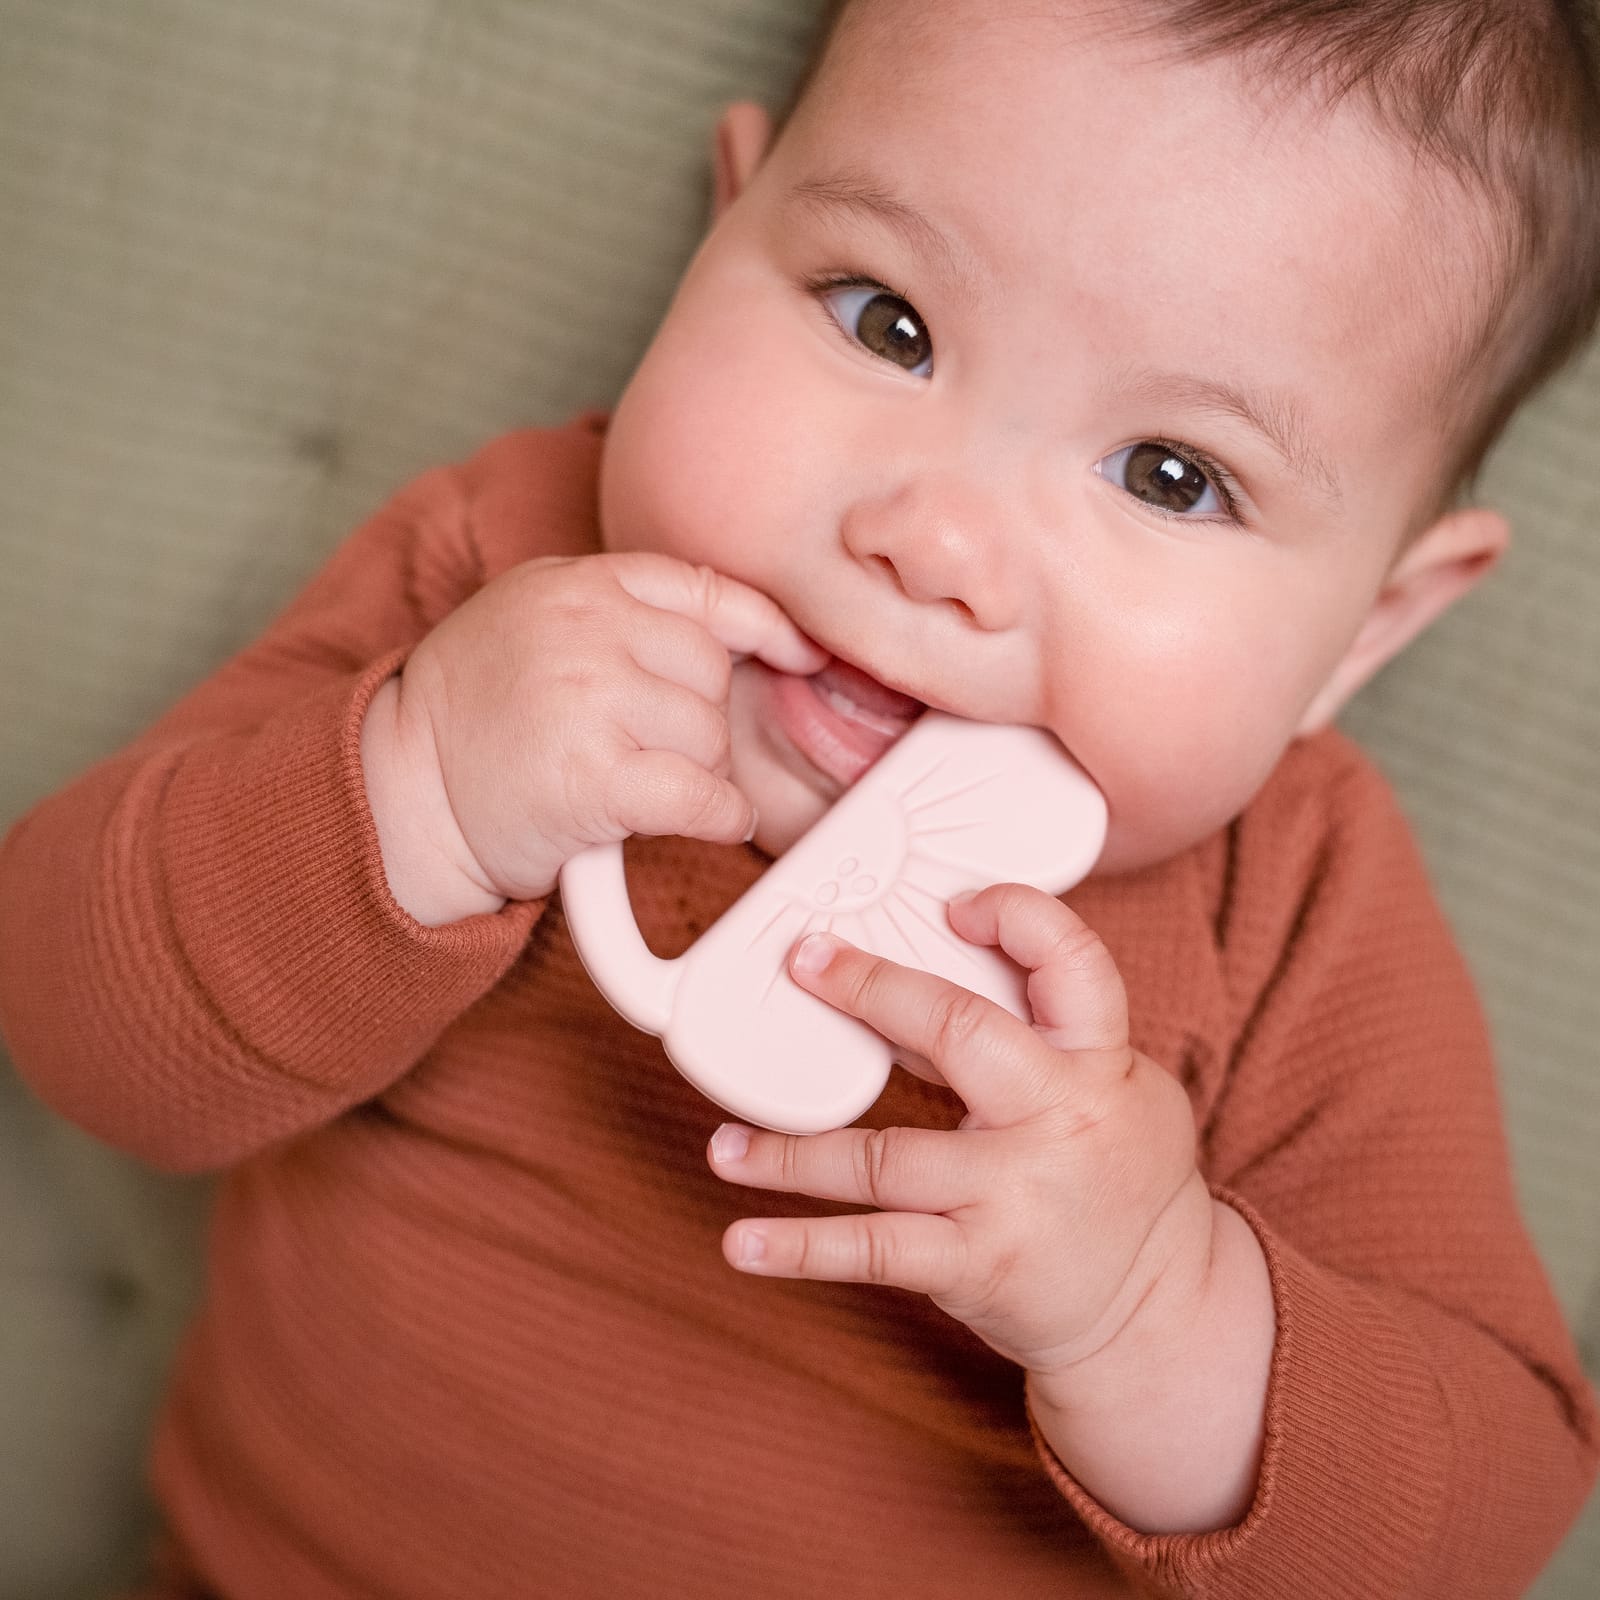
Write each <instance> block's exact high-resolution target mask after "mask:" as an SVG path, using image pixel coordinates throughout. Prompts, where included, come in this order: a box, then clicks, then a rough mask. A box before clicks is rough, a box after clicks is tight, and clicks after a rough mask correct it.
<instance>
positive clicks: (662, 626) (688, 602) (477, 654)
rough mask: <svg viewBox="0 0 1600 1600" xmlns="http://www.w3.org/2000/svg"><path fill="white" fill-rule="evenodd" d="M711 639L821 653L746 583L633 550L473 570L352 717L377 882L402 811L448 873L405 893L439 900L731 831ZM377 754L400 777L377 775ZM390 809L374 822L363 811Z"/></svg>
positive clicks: (510, 890)
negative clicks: (398, 763)
mask: <svg viewBox="0 0 1600 1600" xmlns="http://www.w3.org/2000/svg"><path fill="white" fill-rule="evenodd" d="M730 652H735V653H740V654H748V655H756V656H759V657H761V659H762V660H764V661H766V662H768V663H769V664H770V665H772V666H773V667H775V668H777V669H778V670H780V671H783V672H794V673H810V672H816V671H819V670H820V669H821V667H822V666H823V665H824V664H825V663H826V661H827V659H828V657H827V652H826V651H824V650H823V649H822V648H821V647H820V646H818V645H816V644H814V643H813V642H812V641H811V640H809V639H807V638H806V636H805V635H804V634H803V633H801V632H800V631H799V629H798V628H796V627H795V625H794V623H793V622H791V621H790V620H789V618H788V617H787V616H785V615H784V613H783V612H782V611H781V610H780V609H779V608H778V606H777V605H776V604H775V603H774V602H773V601H772V600H771V599H769V598H768V597H767V596H766V595H763V594H761V593H760V592H759V591H757V590H755V589H752V588H750V587H749V586H748V585H747V584H743V583H739V582H737V581H736V580H734V579H732V578H728V577H725V576H723V575H722V574H720V573H717V572H714V571H712V570H711V569H710V568H708V567H699V566H691V565H689V564H688V563H687V562H683V561H679V560H677V559H675V558H674V557H671V556H666V555H660V554H656V553H653V552H647V551H631V552H621V553H617V554H607V555H590V556H577V557H572V556H551V557H545V558H541V559H539V560H534V561H526V562H523V563H522V564H521V565H519V566H516V567H513V568H512V569H511V570H510V571H509V572H506V573H503V574H502V575H501V576H500V577H498V578H496V579H494V580H493V581H492V582H491V583H488V584H486V585H485V586H484V587H483V588H482V589H480V590H479V591H478V592H477V593H476V594H475V595H473V596H472V597H471V599H469V600H467V601H465V602H464V603H463V604H462V605H461V606H459V607H458V608H457V609H456V610H455V611H453V612H451V614H450V615H449V616H448V617H446V618H445V619H444V621H443V622H441V623H440V624H439V625H438V626H437V627H436V628H435V629H434V630H433V632H432V633H430V634H428V636H427V637H426V638H425V639H423V641H422V642H421V643H420V644H419V645H418V646H417V648H416V649H415V651H413V653H412V654H411V656H410V658H409V659H408V660H407V662H406V665H405V668H404V671H403V672H402V673H401V675H400V678H399V679H398V680H397V681H396V680H391V681H390V683H389V684H385V685H384V686H383V690H380V694H379V696H375V697H374V700H373V705H372V707H371V709H370V711H369V720H373V719H375V725H376V727H377V729H379V730H383V731H380V732H377V733H375V734H374V735H373V737H372V738H371V740H370V741H369V738H368V734H367V730H366V729H365V728H364V729H363V761H364V763H365V764H366V767H367V773H368V779H369V795H370V796H371V798H372V804H373V812H374V816H375V817H376V818H377V821H378V826H379V837H380V841H381V842H382V844H383V847H384V863H385V869H386V870H388V871H389V874H390V882H391V886H392V887H393V888H394V891H395V894H396V897H397V898H399V899H400V901H401V903H402V904H403V905H404V904H407V896H406V894H405V893H404V892H402V888H401V885H400V883H399V882H398V881H397V879H398V878H400V877H403V876H404V875H405V871H406V869H405V867H404V866H402V864H401V863H400V861H399V860H398V857H399V856H400V855H402V854H403V853H405V851H404V846H403V845H402V844H401V843H400V841H402V840H403V839H406V838H408V837H409V838H410V839H412V840H415V839H416V838H417V837H418V834H419V820H418V819H419V818H422V817H425V818H426V833H427V838H428V842H429V844H428V849H427V851H426V852H425V853H426V854H427V855H428V856H429V857H430V858H431V859H432V861H433V862H434V863H436V864H438V865H439V866H440V870H441V871H445V872H450V871H456V870H458V871H459V873H460V874H461V880H460V884H459V885H458V886H457V885H453V884H452V885H445V892H444V894H442V895H440V894H434V893H433V892H432V889H431V886H430V889H429V892H428V893H427V894H426V896H422V895H421V892H420V890H419V898H423V897H425V898H427V899H428V900H429V901H430V902H431V903H432V904H433V905H440V904H443V903H451V904H454V905H455V907H456V909H457V914H464V913H465V912H466V911H467V910H468V909H489V908H492V907H493V906H494V905H497V904H498V903H499V902H500V901H501V900H531V899H537V898H539V897H540V896H543V895H547V894H549V893H550V891H551V890H552V889H553V888H554V887H555V883H556V876H557V874H558V873H559V871H560V869H561V867H562V865H563V864H564V863H565V862H566V861H567V860H568V859H569V858H570V857H572V856H574V855H576V854H577V853H578V852H579V851H580V850H583V849H585V848H586V847H587V846H589V845H594V844H604V843H608V842H611V841H615V840H620V839H624V838H626V837H627V836H628V835H629V834H632V833H643V834H686V835H688V836H690V837H692V838H696V839H707V840H713V841H719V842H728V843H737V842H738V841H739V840H741V839H744V838H746V837H747V836H748V834H749V831H750V828H751V826H752V824H753V823H754V820H755V813H754V812H753V810H752V809H751V806H750V802H749V801H748V800H747V799H746V798H745V796H744V795H743V794H741V793H740V791H739V790H738V789H736V788H735V787H734V785H733V784H732V783H731V782H729V781H728V773H729V771H730V765H729V735H728V719H727V703H728V688H729V683H730V681H731V676H732V661H731V657H730ZM384 691H389V694H388V697H387V698H386V699H384V700H383V701H382V703H380V697H382V696H383V694H384ZM369 744H370V746H371V748H370V751H369ZM397 751H398V752H403V756H402V757H401V758H400V759H403V762H404V771H405V773H406V776H407V780H408V781H406V782H404V783H396V782H386V781H385V780H384V778H383V772H384V770H385V764H386V762H389V763H390V770H393V766H392V762H393V759H394V753H395V752H397ZM402 806H405V807H409V809H410V815H409V817H407V818H403V819H401V818H396V817H394V816H393V815H391V816H390V818H389V819H388V822H389V825H388V828H387V832H386V818H385V816H384V815H383V810H384V809H387V810H389V811H390V812H391V814H392V813H393V812H395V811H397V810H399V809H400V808H401V807H402ZM391 842H393V843H395V849H394V851H393V852H391V848H390V846H391ZM392 853H393V854H394V855H395V856H396V857H397V860H396V861H395V862H394V863H391V860H390V857H391V854H392ZM411 857H412V860H413V861H414V860H415V859H416V852H415V851H413V852H411ZM421 881H422V879H421V875H420V873H418V872H414V873H413V874H412V878H411V882H412V884H413V885H417V884H420V883H421ZM439 881H440V880H439V879H438V878H437V877H435V878H433V879H432V880H431V884H437V883H438V882H439ZM457 889H458V890H459V893H457V892H456V890H457ZM474 893H476V894H477V895H478V896H480V897H483V899H482V901H481V903H480V904H478V905H476V906H474V905H473V904H472V901H471V897H472V895H473V894H474ZM452 894H454V899H453V900H451V899H450V896H451V895H452ZM408 909H412V910H413V912H414V913H415V914H417V915H418V916H419V917H422V920H425V921H438V920H445V918H444V917H424V916H423V915H422V912H421V911H420V910H418V909H417V907H416V906H415V905H411V906H408Z"/></svg>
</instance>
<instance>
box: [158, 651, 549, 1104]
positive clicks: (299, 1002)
mask: <svg viewBox="0 0 1600 1600" xmlns="http://www.w3.org/2000/svg"><path fill="white" fill-rule="evenodd" d="M408 653H409V651H408V650H406V649H401V650H395V651H393V652H391V653H390V654H388V655H386V656H384V657H383V658H382V659H380V660H378V661H376V662H374V663H373V664H372V665H371V666H370V667H368V668H367V669H366V670H365V671H363V672H361V673H359V674H356V675H345V676H343V677H341V678H339V679H338V680H337V681H335V682H333V683H330V684H328V685H327V686H326V687H325V688H323V689H322V690H320V691H318V692H317V693H315V694H313V695H310V696H307V697H306V698H304V699H301V700H298V701H296V702H295V704H294V705H293V706H292V707H289V708H286V709H285V710H283V711H282V712H280V713H278V714H276V715H274V716H273V717H271V718H270V719H269V720H268V721H266V722H265V723H263V724H262V725H261V726H260V727H259V728H257V729H254V730H252V731H250V732H249V733H243V734H236V735H231V736H227V737H223V738H212V739H206V740H204V741H203V742H200V743H197V744H196V745H195V746H194V747H193V748H192V749H191V750H189V751H187V752H185V754H184V755H183V756H182V758H181V759H180V760H179V762H178V763H177V765H176V767H175V769H174V771H173V773H172V776H171V779H170V782H169V786H168V790H167V793H166V795H165V797H164V799H163V803H162V808H161V813H162V823H161V859H162V863H163V869H164V880H165V884H166V892H167V895H168V899H169V904H170V908H171V915H172V921H173V926H174V930H175V933H176V935H177V939H178V942H179V947H180V948H181V949H182V950H183V951H184V953H185V955H186V957H187V960H188V962H189V965H190V968H191V971H192V974H193V979H194V982H195V983H196V984H197V985H198V987H199V989H200V990H201V991H202V993H203V994H204V995H205V997H206V999H207V1000H208V1002H209V1004H210V1005H211V1006H213V1007H214V1008H215V1010H216V1012H217V1013H218V1014H219V1016H220V1017H221V1019H223V1022H224V1025H225V1026H226V1027H228V1028H230V1029H231V1030H232V1031H233V1032H234V1033H235V1034H236V1035H237V1037H238V1038H239V1040H240V1041H241V1043H242V1044H243V1046H244V1047H245V1048H246V1049H247V1050H248V1051H249V1052H250V1053H251V1054H252V1055H254V1056H255V1057H257V1058H259V1059H260V1060H262V1061H264V1062H265V1063H267V1064H269V1065H270V1066H272V1067H275V1068H276V1069H277V1070H278V1071H281V1072H283V1073H285V1074H287V1075H289V1076H290V1077H293V1078H297V1079H301V1080H303V1081H306V1082H310V1083H315V1084H318V1085H320V1086H324V1087H328V1088H332V1089H335V1090H338V1091H344V1093H345V1095H346V1096H347V1098H348V1099H349V1100H350V1101H351V1102H352V1103H353V1102H354V1101H355V1100H356V1099H360V1098H366V1097H368V1096H370V1095H372V1094H376V1093H378V1092H380V1091H381V1090H382V1089H384V1088H386V1087H388V1085H389V1084H390V1083H392V1082H393V1081H394V1080H395V1079H397V1078H398V1077H399V1076H401V1075H402V1074H403V1073H404V1072H405V1071H406V1070H407V1069H408V1068H409V1067H410V1066H411V1065H412V1064H413V1063H414V1062H415V1061H416V1060H417V1059H418V1058H419V1057H420V1056H421V1055H422V1054H423V1053H424V1052H425V1051H426V1050H427V1049H428V1048H429V1046H431V1044H432V1043H433V1041H434V1040H435V1039H436V1038H437V1037H438V1035H439V1034H440V1033H441V1032H443V1030H444V1029H445V1028H446V1027H447V1026H448V1025H449V1024H450V1023H451V1022H452V1021H454V1020H455V1018H456V1017H457V1016H459V1015H460V1013H461V1012H462V1011H464V1010H465V1009H466V1008H467V1007H468V1006H469V1005H471V1004H472V1003H473V1002H474V1001H475V1000H477V999H478V998H479V997H480V996H482V995H483V994H484V993H485V992H486V991H487V990H488V989H489V988H491V987H492V986H493V985H494V983H495V982H496V981H498V979H499V978H500V977H501V976H502V975H503V974H504V972H505V971H506V969H507V968H508V967H509V966H510V965H511V963H512V962H513V961H514V960H515V959H516V957H517V955H518V953H519V952H520V951H521V949H522V947H523V945H524V943H525V942H526V940H527V937H528V934H529V932H530V930H531V929H532V928H533V926H534V924H535V922H537V920H538V918H539V915H540V913H541V912H542V911H543V909H544V906H545V901H544V900H543V899H540V900H530V901H511V902H508V903H507V904H506V905H505V906H504V907H502V908H501V909H500V910H499V911H496V912H492V913H484V914H482V915H478V916H473V917H468V918H465V919H464V920H462V921H460V922H455V923H449V924H446V925H445V926H443V927H437V928H432V927H426V926H424V925H423V924H422V923H420V922H418V921H417V920H416V919H415V918H414V917H413V916H411V914H410V913H409V912H408V911H406V910H405V908H404V907H402V906H401V905H400V904H399V902H398V901H397V900H396V899H395V898H394V896H393V894H392V893H391V892H390V890H389V885H388V881H387V879H386V877H385V875H384V870H383V856H382V852H381V849H380V847H379V843H378V830H377V824H376V823H375V822H374V820H373V816H372V809H371V807H370V805H369V804H368V801H367V794H366V783H365V778H364V774H363V770H362V765H361V724H362V720H363V718H364V717H365V715H366V710H367V706H368V704H369V703H370V701H371V699H372V696H373V695H374V694H375V693H376V692H377V690H378V687H379V686H380V685H381V684H382V683H383V682H384V681H385V680H386V679H388V678H390V677H392V676H393V675H394V674H395V673H396V672H398V671H399V670H400V668H401V667H402V665H403V664H404V662H405V659H406V656H407V655H408Z"/></svg>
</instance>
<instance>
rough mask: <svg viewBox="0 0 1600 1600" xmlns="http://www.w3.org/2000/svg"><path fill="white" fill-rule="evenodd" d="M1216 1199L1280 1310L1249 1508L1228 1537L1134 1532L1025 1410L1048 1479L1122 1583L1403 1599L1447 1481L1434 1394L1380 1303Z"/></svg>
mask: <svg viewBox="0 0 1600 1600" xmlns="http://www.w3.org/2000/svg"><path fill="white" fill-rule="evenodd" d="M1211 1193H1212V1195H1213V1197H1214V1198H1216V1199H1218V1200H1220V1201H1222V1202H1223V1203H1224V1204H1225V1205H1229V1206H1231V1207H1232V1208H1233V1209H1234V1210H1235V1211H1237V1212H1238V1213H1239V1215H1240V1216H1241V1217H1243V1218H1244V1219H1245V1221H1246V1222H1247V1223H1248V1224H1249V1225H1250V1227H1251V1229H1252V1230H1253V1231H1254V1233H1255V1235H1256V1237H1257V1239H1258V1240H1259V1241H1260V1244H1261V1249H1262V1253H1263V1254H1264V1255H1265V1257H1266V1261H1267V1272H1268V1276H1269V1278H1270V1280H1271V1285H1272V1298H1273V1304H1274V1306H1275V1308H1276V1313H1277V1334H1276V1340H1275V1343H1274V1346H1273V1354H1272V1366H1271V1370H1270V1373H1269V1376H1268V1382H1267V1404H1266V1432H1265V1439H1264V1443H1263V1447H1262V1457H1261V1465H1260V1468H1259V1471H1258V1474H1257V1479H1256V1492H1255V1497H1254V1499H1253V1500H1252V1502H1251V1505H1250V1509H1249V1510H1248V1511H1247V1512H1246V1514H1245V1516H1244V1517H1243V1519H1242V1520H1241V1521H1240V1522H1238V1523H1236V1524H1235V1525H1234V1526H1232V1527H1230V1528H1221V1529H1217V1530H1216V1531H1214V1532H1210V1533H1201V1534H1158V1533H1142V1532H1140V1531H1139V1530H1138V1529H1136V1528H1132V1527H1129V1526H1128V1524H1127V1523H1125V1522H1123V1521H1122V1520H1121V1519H1120V1518H1118V1517H1116V1516H1114V1515H1113V1514H1112V1513H1111V1512H1109V1511H1108V1510H1106V1508H1105V1507H1104V1506H1103V1505H1101V1504H1100V1502H1099V1501H1098V1500H1096V1499H1095V1498H1094V1496H1093V1495H1092V1494H1090V1493H1089V1492H1088V1490H1086V1489H1085V1488H1084V1487H1083V1485H1082V1484H1080V1483H1079V1482H1078V1480H1077V1479H1076V1478H1075V1477H1073V1475H1072V1474H1071V1472H1069V1471H1068V1470H1067V1467H1066V1466H1065V1464H1064V1463H1063V1462H1062V1461H1061V1459H1060V1458H1059V1457H1058V1456H1057V1455H1056V1453H1055V1451H1054V1450H1053V1449H1052V1448H1051V1446H1050V1444H1049V1441H1048V1440H1047V1439H1046V1438H1045V1436H1044V1434H1043V1432H1042V1431H1041V1429H1040V1427H1039V1424H1038V1421H1037V1419H1036V1418H1035V1417H1034V1415H1033V1412H1032V1409H1031V1407H1030V1408H1029V1409H1028V1413H1027V1415H1028V1428H1029V1432H1030V1433H1031V1435H1032V1438H1033V1443H1034V1448H1035V1450H1036V1451H1037V1452H1038V1453H1039V1456H1040V1459H1041V1461H1042V1462H1043V1464H1044V1467H1045V1470H1046V1472H1048V1473H1049V1475H1050V1478H1051V1480H1052V1482H1054V1484H1055V1485H1056V1487H1057V1489H1058V1490H1060V1492H1061V1494H1062V1495H1063V1496H1064V1498H1065V1499H1066V1500H1067V1502H1068V1503H1069V1504H1070V1505H1071V1506H1072V1509H1073V1510H1074V1511H1075V1512H1076V1513H1077V1514H1078V1516H1079V1517H1080V1518H1081V1519H1082V1521H1083V1523H1084V1525H1085V1526H1086V1527H1087V1528H1088V1529H1089V1530H1090V1531H1091V1532H1092V1533H1093V1534H1094V1536H1095V1537H1096V1538H1097V1539H1098V1540H1099V1541H1100V1543H1101V1544H1102V1545H1103V1546H1104V1547H1105V1549H1106V1551H1107V1553H1108V1554H1109V1555H1110V1556H1111V1558H1112V1559H1113V1560H1114V1561H1115V1562H1116V1564H1117V1566H1118V1567H1119V1568H1120V1569H1121V1570H1122V1571H1123V1572H1124V1573H1125V1574H1126V1575H1128V1576H1129V1577H1130V1578H1133V1579H1135V1580H1136V1581H1137V1582H1140V1583H1142V1584H1144V1585H1146V1586H1149V1585H1154V1586H1155V1588H1156V1590H1157V1592H1158V1593H1161V1594H1168V1595H1174V1596H1178V1595H1184V1596H1188V1595H1207V1596H1211V1595H1220V1594H1226V1595H1228V1596H1239V1597H1246V1596H1248V1597H1255V1596H1260V1597H1261V1600H1279V1597H1281V1596H1283V1595H1287V1594H1307V1595H1310V1594H1315V1595H1318V1596H1321V1597H1323V1600H1335V1597H1344V1596H1349V1597H1350V1600H1358V1597H1359V1600H1376V1597H1379V1596H1389V1595H1393V1596H1402V1595H1405V1596H1411V1595H1414V1594H1420V1593H1422V1592H1424V1591H1423V1590H1419V1589H1417V1588H1416V1587H1415V1574H1416V1573H1417V1569H1418V1567H1419V1565H1420V1564H1422V1563H1425V1562H1426V1560H1427V1557H1428V1554H1429V1551H1430V1549H1431V1547H1432V1543H1433V1540H1434V1538H1435V1537H1436V1535H1437V1530H1438V1528H1439V1526H1440V1515H1441V1509H1442V1502H1443V1498H1444V1495H1445V1490H1446V1484H1447V1482H1448V1479H1449V1440H1448V1437H1444V1438H1441V1437H1440V1432H1439V1424H1440V1421H1441V1417H1442V1407H1441V1405H1440V1400H1439V1395H1438V1389H1437V1384H1436V1381H1435V1379H1434V1376H1433V1374H1432V1372H1431V1370H1430V1368H1429V1366H1428V1364H1427V1362H1426V1361H1425V1359H1424V1357H1423V1355H1422V1353H1421V1351H1420V1350H1419V1349H1418V1348H1417V1346H1416V1343H1415V1341H1414V1339H1412V1338H1411V1337H1410V1335H1409V1331H1408V1330H1407V1328H1406V1327H1405V1326H1403V1324H1402V1322H1401V1321H1400V1319H1397V1318H1396V1317H1394V1316H1393V1315H1392V1314H1391V1313H1390V1312H1389V1311H1388V1309H1387V1308H1386V1307H1385V1305H1384V1304H1383V1301H1382V1298H1381V1297H1380V1296H1379V1295H1377V1294H1375V1293H1373V1292H1371V1291H1370V1290H1368V1289H1367V1288H1365V1287H1364V1286H1363V1285H1360V1284H1358V1283H1355V1282H1354V1281H1353V1280H1350V1279H1346V1278H1342V1277H1340V1276H1339V1275H1338V1274H1336V1273H1333V1272H1330V1271H1328V1270H1326V1269H1323V1268H1319V1267H1317V1266H1315V1265H1314V1264H1313V1263H1311V1262H1310V1261H1308V1260H1307V1259H1306V1258H1305V1257H1304V1256H1303V1255H1302V1254H1300V1252H1298V1251H1297V1250H1295V1249H1294V1248H1292V1247H1291V1246H1289V1245H1288V1244H1286V1243H1284V1242H1283V1241H1282V1240H1280V1239H1277V1238H1275V1237H1274V1236H1273V1234H1272V1233H1271V1231H1270V1230H1269V1229H1268V1227H1267V1225H1266V1223H1265V1222H1264V1221H1263V1220H1262V1218H1261V1216H1260V1214H1259V1213H1258V1212H1257V1211H1256V1210H1255V1209H1254V1208H1253V1207H1252V1206H1251V1205H1250V1204H1249V1203H1248V1202H1247V1201H1245V1200H1244V1199H1242V1198H1241V1197H1240V1196H1238V1195H1237V1194H1234V1193H1231V1192H1230V1191H1228V1190H1225V1189H1221V1188H1217V1187H1213V1188H1212V1190H1211Z"/></svg>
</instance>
